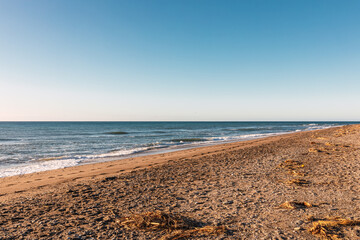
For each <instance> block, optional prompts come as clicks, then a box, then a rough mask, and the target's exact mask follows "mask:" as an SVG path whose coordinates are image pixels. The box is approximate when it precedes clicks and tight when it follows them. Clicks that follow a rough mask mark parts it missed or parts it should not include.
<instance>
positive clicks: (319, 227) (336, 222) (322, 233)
mask: <svg viewBox="0 0 360 240" xmlns="http://www.w3.org/2000/svg"><path fill="white" fill-rule="evenodd" d="M346 226H360V220H349V219H343V218H339V217H332V218H330V217H329V218H326V220H318V221H316V222H313V226H312V227H311V228H310V229H309V232H310V233H311V234H313V235H315V236H317V237H319V238H320V239H326V240H335V239H340V238H341V227H346Z"/></svg>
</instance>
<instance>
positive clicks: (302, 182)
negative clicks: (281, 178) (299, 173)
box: [286, 178, 310, 186]
mask: <svg viewBox="0 0 360 240" xmlns="http://www.w3.org/2000/svg"><path fill="white" fill-rule="evenodd" d="M286 183H287V184H295V185H298V186H304V185H308V184H310V181H308V180H305V179H302V178H295V179H291V180H289V181H287V182H286Z"/></svg>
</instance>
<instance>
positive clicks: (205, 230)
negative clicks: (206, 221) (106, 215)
mask: <svg viewBox="0 0 360 240" xmlns="http://www.w3.org/2000/svg"><path fill="white" fill-rule="evenodd" d="M116 223H117V224H118V225H120V226H122V227H125V228H127V229H130V230H144V231H161V232H163V233H164V234H165V235H164V236H163V237H162V238H161V239H162V240H170V239H171V240H174V239H182V238H188V237H190V236H194V235H206V236H209V235H220V234H224V233H226V231H227V228H226V227H225V226H204V227H201V226H200V224H199V223H198V222H195V221H193V220H190V219H187V218H185V217H182V216H178V215H173V214H170V213H165V212H162V211H155V212H146V213H140V214H132V215H130V216H127V217H123V218H120V219H118V220H117V221H116Z"/></svg>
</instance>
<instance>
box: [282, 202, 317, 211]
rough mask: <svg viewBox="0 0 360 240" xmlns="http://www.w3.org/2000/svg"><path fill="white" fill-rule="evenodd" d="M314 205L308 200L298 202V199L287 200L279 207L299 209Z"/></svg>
mask: <svg viewBox="0 0 360 240" xmlns="http://www.w3.org/2000/svg"><path fill="white" fill-rule="evenodd" d="M312 206H313V205H312V204H311V203H308V202H298V201H286V202H284V203H282V204H281V205H280V206H279V208H286V209H298V208H310V207H312Z"/></svg>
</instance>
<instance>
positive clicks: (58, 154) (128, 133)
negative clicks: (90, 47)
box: [0, 122, 358, 177]
mask: <svg viewBox="0 0 360 240" xmlns="http://www.w3.org/2000/svg"><path fill="white" fill-rule="evenodd" d="M355 123H358V122H0V177H7V176H14V175H21V174H26V173H34V172H40V171H46V170H52V169H59V168H66V167H71V166H77V165H82V164H89V163H97V162H104V161H111V160H115V159H124V158H129V157H134V156H141V155H150V154H156V153H164V152H170V151H176V150H182V149H189V148H194V147H200V146H209V145H213V144H220V143H227V142H236V141H245V140H251V139H256V138H263V137H268V136H275V135H280V134H286V133H292V132H299V131H308V130H316V129H325V128H329V127H333V126H342V125H347V124H355Z"/></svg>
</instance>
